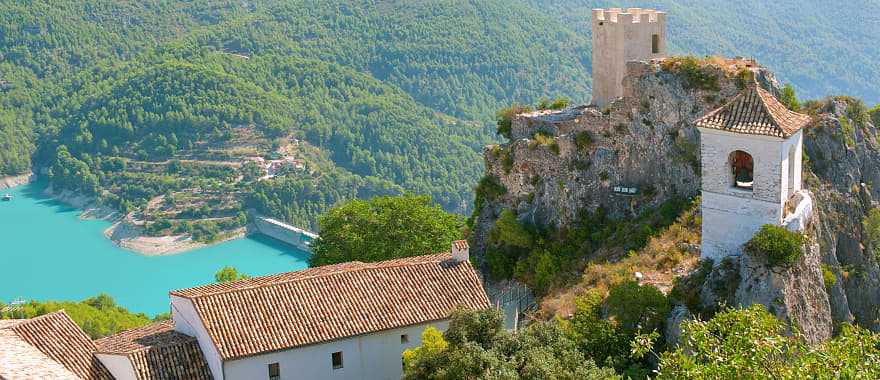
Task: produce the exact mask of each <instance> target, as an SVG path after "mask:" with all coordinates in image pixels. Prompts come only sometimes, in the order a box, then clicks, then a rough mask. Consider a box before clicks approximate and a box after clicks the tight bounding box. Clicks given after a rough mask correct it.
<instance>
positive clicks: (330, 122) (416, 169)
mask: <svg viewBox="0 0 880 380" xmlns="http://www.w3.org/2000/svg"><path fill="white" fill-rule="evenodd" d="M0 6H2V7H3V9H4V10H5V12H4V14H3V15H2V16H0V21H2V24H0V36H2V37H0V50H2V51H3V57H2V60H0V81H2V82H0V84H2V86H3V87H2V92H0V102H2V104H3V106H4V107H3V108H4V111H5V113H4V114H3V115H2V117H0V126H2V130H0V132H2V135H3V136H9V138H8V139H4V141H3V144H4V149H3V154H2V155H0V160H2V161H0V170H2V173H0V174H16V173H21V172H24V171H26V170H27V169H28V168H29V167H30V164H31V163H30V162H29V160H28V156H30V155H31V154H33V158H34V159H33V163H34V166H36V167H37V168H44V167H49V168H51V169H53V170H51V171H50V172H49V173H48V174H49V176H50V179H51V180H52V182H53V183H54V184H55V185H56V187H57V188H69V189H73V190H77V191H81V192H85V193H93V194H94V195H95V196H97V197H98V199H99V201H101V202H106V203H107V204H109V205H112V206H114V207H117V208H119V209H121V210H124V211H133V210H139V209H140V210H142V211H145V214H151V213H147V212H146V211H147V208H156V207H154V206H155V205H152V204H150V201H151V200H156V201H158V200H159V199H160V197H161V199H165V201H164V203H163V204H164V205H167V206H168V207H164V208H162V210H161V212H156V213H152V214H154V215H152V216H150V215H147V220H148V221H150V220H153V218H152V217H153V216H154V217H155V221H157V222H161V223H158V224H157V227H155V228H153V229H152V230H151V231H153V232H154V233H160V234H161V233H169V232H171V230H181V231H186V230H191V229H192V227H191V226H187V225H183V224H182V225H180V226H178V225H177V224H176V223H175V222H174V220H178V219H177V218H178V217H180V216H181V215H189V216H201V217H212V218H216V217H232V216H234V215H236V212H237V210H241V209H242V208H243V207H254V208H257V209H258V210H260V211H263V212H265V213H269V214H271V215H274V216H277V217H280V218H283V219H287V220H290V221H292V222H296V223H298V224H302V225H305V226H313V225H314V221H315V218H316V216H317V215H318V214H319V213H321V212H322V211H323V210H325V209H326V208H327V207H329V206H332V205H333V204H334V203H336V202H338V201H340V200H344V199H348V198H351V197H355V196H360V197H366V196H371V195H375V194H393V193H400V192H403V191H410V192H414V193H420V194H430V195H432V196H433V198H434V200H435V201H436V202H437V203H439V204H441V205H442V206H443V207H444V208H446V209H448V210H452V211H458V212H463V213H464V212H467V211H468V210H469V208H470V207H471V206H470V205H471V203H472V198H473V196H472V187H473V184H474V183H475V182H476V179H477V178H478V176H479V174H480V173H481V171H482V162H481V160H480V156H479V152H480V150H481V149H482V147H483V146H484V145H485V144H486V143H488V142H490V141H491V140H492V139H493V138H494V137H493V134H492V133H491V131H492V128H491V124H492V119H493V115H494V111H495V110H496V109H498V108H500V107H502V106H504V105H506V104H509V103H512V102H525V101H531V100H533V99H534V98H537V97H539V95H544V94H553V95H560V96H566V97H571V98H575V99H581V100H584V99H587V98H588V93H589V83H590V81H589V75H588V73H589V70H588V69H587V67H586V65H587V64H588V63H589V62H588V59H587V57H588V55H589V54H588V51H587V50H586V46H587V45H586V44H585V40H584V37H583V36H578V35H576V34H575V33H573V32H571V31H570V30H568V29H567V28H566V27H565V26H562V25H557V23H556V22H555V21H554V20H553V19H551V18H549V17H547V16H543V15H541V14H540V13H538V12H535V11H534V9H532V8H531V7H529V6H526V5H524V4H513V5H512V4H508V3H507V2H504V1H488V2H482V3H479V4H472V3H470V2H465V1H460V0H449V1H444V2H424V3H412V2H404V1H391V2H381V3H374V2H369V1H357V2H339V3H332V2H319V1H293V2H290V1H262V2H255V3H253V4H242V3H230V2H226V1H218V0H202V1H194V2H179V3H173V4H169V3H167V2H161V1H146V2H139V3H130V4H119V3H118V2H111V1H99V2H96V3H91V4H81V3H79V2H38V4H23V3H20V2H17V1H0ZM548 74H549V75H548ZM7 110H8V111H7ZM7 113H8V114H7ZM7 146H8V147H7ZM60 146H63V147H64V148H63V149H58V147H60ZM279 155H281V156H284V157H285V158H290V159H295V160H297V161H296V162H301V161H304V165H305V168H304V169H302V170H300V171H299V172H296V173H288V174H285V175H280V176H276V177H275V178H271V179H270V180H266V181H256V177H254V176H252V175H250V174H254V173H253V171H251V172H249V173H245V168H240V167H239V163H240V162H241V160H242V159H244V158H247V157H249V156H263V157H266V158H267V159H268V158H270V156H271V157H273V158H277V156H279ZM181 160H183V161H185V162H186V164H187V170H184V171H180V170H179V169H180V161H181ZM297 165H300V166H301V165H303V164H297ZM218 166H219V167H218ZM230 168H232V169H230ZM230 170H232V172H230ZM237 171H239V173H238V174H239V175H238V176H236V175H235V174H236V173H235V172H237ZM194 173H195V175H193V174H194ZM198 189H202V190H210V191H208V192H216V193H225V194H235V197H236V199H237V201H235V202H233V200H232V199H228V198H226V197H218V199H213V200H211V201H209V202H208V204H209V205H210V204H213V205H214V208H217V207H220V205H222V206H223V207H222V208H223V212H220V213H217V212H214V213H208V212H206V211H205V210H206V209H205V204H199V203H197V202H193V201H192V199H193V198H198V193H199V190H198ZM221 198H222V199H221ZM175 202H176V203H184V204H186V206H185V207H184V206H180V207H177V209H176V210H174V208H175V207H173V206H174V204H175ZM230 202H233V203H230ZM236 202H237V203H236ZM156 209H157V210H158V208H156ZM200 210H201V211H200ZM169 218H170V219H171V223H166V222H167V220H166V219H169ZM230 223H231V222H230ZM235 224H236V225H237V223H235ZM169 226H170V227H169ZM161 227H164V228H161ZM178 227H179V228H178Z"/></svg>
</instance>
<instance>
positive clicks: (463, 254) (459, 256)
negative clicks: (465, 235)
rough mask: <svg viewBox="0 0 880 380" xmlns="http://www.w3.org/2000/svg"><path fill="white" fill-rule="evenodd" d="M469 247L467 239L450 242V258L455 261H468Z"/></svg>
mask: <svg viewBox="0 0 880 380" xmlns="http://www.w3.org/2000/svg"><path fill="white" fill-rule="evenodd" d="M468 251H469V247H468V242H467V240H456V241H454V242H452V259H453V260H455V262H457V263H462V262H465V261H468V256H469V252H468Z"/></svg>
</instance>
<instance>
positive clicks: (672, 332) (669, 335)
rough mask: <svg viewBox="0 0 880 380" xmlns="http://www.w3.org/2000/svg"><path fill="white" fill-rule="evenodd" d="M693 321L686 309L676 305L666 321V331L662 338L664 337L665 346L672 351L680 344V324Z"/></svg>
mask: <svg viewBox="0 0 880 380" xmlns="http://www.w3.org/2000/svg"><path fill="white" fill-rule="evenodd" d="M692 319H694V316H693V315H691V313H690V311H689V310H688V309H687V307H685V306H683V305H678V306H676V307H674V308H673V309H672V311H671V312H670V313H669V318H668V319H667V320H666V331H664V334H663V336H665V337H666V344H667V345H668V346H669V347H670V348H672V349H674V348H676V347H678V345H679V344H680V343H681V324H682V323H683V322H685V321H689V320H692Z"/></svg>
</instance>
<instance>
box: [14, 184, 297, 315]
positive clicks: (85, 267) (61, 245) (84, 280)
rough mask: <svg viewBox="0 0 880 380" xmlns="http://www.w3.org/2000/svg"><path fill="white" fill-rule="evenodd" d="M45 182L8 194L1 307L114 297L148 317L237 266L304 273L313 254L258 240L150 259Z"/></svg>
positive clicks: (241, 269)
mask: <svg viewBox="0 0 880 380" xmlns="http://www.w3.org/2000/svg"><path fill="white" fill-rule="evenodd" d="M44 187H45V184H43V183H39V182H37V183H32V184H30V185H25V186H20V187H17V188H14V189H11V190H0V196H2V195H3V194H6V193H10V194H12V195H13V197H14V198H13V200H12V201H9V202H6V201H0V301H2V302H3V303H9V301H11V300H12V299H14V298H18V297H23V298H24V299H26V300H30V299H35V300H59V301H81V300H83V299H85V298H88V297H91V296H94V295H97V294H99V293H107V294H109V295H110V296H112V297H113V299H115V300H116V302H117V304H119V305H120V306H123V307H126V308H128V309H129V310H130V311H132V312H144V313H147V314H148V315H151V316H152V315H155V314H158V313H163V312H167V311H169V310H168V291H169V290H173V289H181V288H187V287H191V286H196V285H203V284H208V283H211V282H213V281H214V273H216V272H217V271H218V270H219V269H220V268H223V267H224V266H227V265H229V266H233V267H235V268H236V269H238V271H239V272H240V273H246V274H248V275H251V276H259V275H266V274H272V273H279V272H287V271H293V270H299V269H304V268H306V267H308V264H307V260H308V254H307V253H306V252H303V251H300V250H298V249H296V248H294V247H292V246H289V245H286V244H284V243H280V242H277V241H275V240H273V239H271V238H268V237H263V236H262V235H256V236H253V237H248V238H245V239H238V240H233V241H229V242H225V243H222V244H219V245H215V246H211V247H206V248H202V249H198V250H194V251H190V252H186V253H181V254H177V255H171V256H154V257H148V256H143V255H140V254H137V253H134V252H131V251H127V250H125V249H122V248H119V247H117V246H116V245H114V244H113V242H111V241H110V240H109V239H107V238H105V237H104V235H103V231H104V230H105V229H107V227H109V226H110V225H111V223H110V222H107V221H103V220H80V219H79V215H80V210H78V209H75V208H71V207H69V206H67V205H65V204H63V203H61V202H58V201H55V200H53V199H52V198H49V197H47V196H45V195H43V193H42V190H43V188H44Z"/></svg>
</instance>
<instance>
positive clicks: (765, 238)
mask: <svg viewBox="0 0 880 380" xmlns="http://www.w3.org/2000/svg"><path fill="white" fill-rule="evenodd" d="M804 239H805V238H804V235H803V234H800V233H797V232H791V231H789V230H787V229H785V227H781V226H774V225H771V224H765V225H764V226H763V227H761V230H759V231H758V233H757V234H755V236H754V237H752V240H749V242H748V243H746V246H745V249H746V252H749V253H751V254H754V255H758V256H763V257H765V258H766V260H767V264H769V265H770V266H774V267H775V266H780V265H790V264H794V262H796V261H797V260H798V259H799V258H800V257H801V253H802V252H801V248H802V246H803V245H804Z"/></svg>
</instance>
